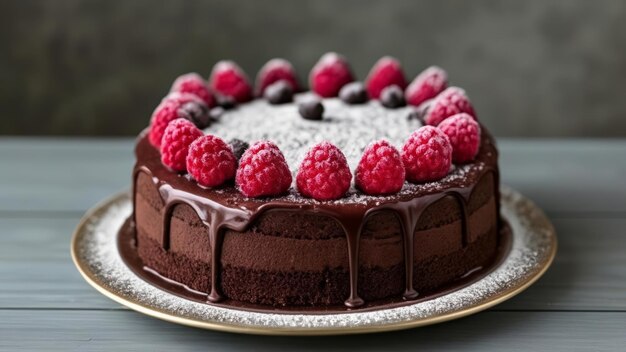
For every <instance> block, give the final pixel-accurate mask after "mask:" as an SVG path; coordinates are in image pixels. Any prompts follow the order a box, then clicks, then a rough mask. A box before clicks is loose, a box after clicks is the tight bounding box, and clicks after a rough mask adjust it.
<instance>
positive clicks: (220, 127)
mask: <svg viewBox="0 0 626 352" xmlns="http://www.w3.org/2000/svg"><path fill="white" fill-rule="evenodd" d="M309 94H311V93H303V94H300V95H298V96H296V99H295V100H296V102H295V103H292V104H283V105H270V104H269V103H268V102H267V101H265V100H262V99H260V100H256V101H253V102H250V103H247V104H243V105H240V106H238V107H237V108H236V109H234V110H231V111H227V112H226V113H225V114H223V115H222V116H221V117H220V119H219V121H218V122H216V123H214V124H212V125H211V126H210V127H209V128H207V129H206V130H205V132H206V133H211V134H215V135H217V136H218V137H221V138H223V139H224V140H230V139H233V138H238V139H241V140H244V141H246V142H248V143H250V144H252V143H254V142H256V141H258V140H262V139H269V140H271V141H273V142H275V143H276V144H277V145H278V147H279V148H280V149H281V151H282V152H283V154H284V155H285V159H286V160H287V163H288V164H289V168H290V170H291V171H292V172H293V173H295V172H296V170H297V169H298V167H299V165H300V162H301V161H302V158H303V157H304V154H305V153H306V151H307V150H308V149H309V148H311V147H312V146H313V145H314V144H316V143H318V142H321V141H324V140H327V141H329V142H331V143H333V144H334V145H336V146H337V147H339V149H341V151H342V152H343V153H344V154H345V156H346V159H347V160H348V165H349V166H350V170H352V172H354V170H355V169H356V166H357V165H358V163H359V160H360V159H361V155H362V153H363V151H364V150H365V147H366V146H367V145H368V144H369V143H371V142H373V141H376V140H378V139H382V138H385V139H387V140H388V141H389V142H391V144H392V145H394V146H395V147H397V148H401V147H402V144H403V143H404V141H405V140H406V139H407V137H408V136H409V135H410V134H411V132H413V131H414V130H415V129H417V128H419V127H420V126H421V124H420V122H419V121H417V120H416V119H412V120H409V119H408V118H407V117H408V115H409V113H410V112H411V111H412V108H411V107H404V108H400V109H393V110H392V109H387V108H385V107H383V106H382V105H380V103H379V102H378V101H370V102H368V103H366V104H363V105H346V104H345V103H343V102H342V101H341V100H339V99H337V98H332V99H324V100H323V102H322V103H323V104H324V120H322V121H311V120H305V119H304V118H302V117H301V116H300V114H299V113H298V105H297V102H298V101H301V100H302V99H306V98H307V95H309Z"/></svg>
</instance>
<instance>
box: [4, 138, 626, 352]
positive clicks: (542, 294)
mask: <svg viewBox="0 0 626 352" xmlns="http://www.w3.org/2000/svg"><path fill="white" fill-rule="evenodd" d="M132 146H133V141H132V140H129V139H118V140H112V139H111V140H87V139H83V140H76V139H72V140H56V139H22V138H19V139H13V138H0V168H1V172H0V350H2V351H5V350H6V351H15V350H21V349H28V350H41V349H43V350H60V351H89V350H98V351H99V350H110V351H122V350H151V351H152V350H164V351H191V350H213V351H221V350H227V349H232V350H234V349H254V350H262V351H265V350H268V351H270V350H275V349H279V348H284V349H289V350H314V349H322V348H323V349H326V350H332V349H337V350H355V351H369V350H393V351H404V350H407V351H408V350H416V349H417V348H418V347H419V348H424V349H434V348H439V349H442V350H458V349H467V350H476V351H487V350H495V351H502V350H519V351H533V350H547V349H550V350H552V351H559V350H562V351H574V350H583V351H591V350H607V351H617V350H619V351H624V350H626V140H608V141H607V140H605V141H600V140H567V141H562V140H560V141H557V140H511V139H500V149H501V168H502V179H503V182H504V183H506V184H508V185H511V186H512V187H514V188H516V189H517V190H519V191H521V192H522V193H523V194H525V195H526V196H528V197H530V198H531V199H533V200H535V201H536V202H537V203H538V204H539V205H540V206H541V207H542V208H543V209H544V210H545V211H546V212H547V214H548V215H549V217H550V218H551V219H552V221H553V222H554V225H555V226H556V229H557V233H558V237H559V241H560V243H559V253H558V254H557V258H556V261H555V262H554V264H553V267H552V268H551V269H550V270H549V271H548V273H547V274H546V275H545V276H544V277H543V278H542V279H541V280H540V281H539V282H537V283H536V284H535V285H534V286H532V287H531V288H530V289H528V290H527V291H526V292H524V293H522V294H520V295H519V296H517V297H515V298H514V299H512V300H510V301H508V302H505V303H504V304H501V305H499V306H497V307H495V308H493V309H491V310H489V311H486V312H483V313H479V314H477V315H474V316H470V317H467V318H463V319H460V320H457V321H453V322H448V323H444V324H440V325H435V326H429V327H424V328H417V329H412V330H406V331H399V332H393V333H385V334H375V335H365V336H338V337H317V338H283V337H262V336H243V335H235V334H227V333H219V332H212V331H204V330H199V329H193V328H188V327H184V326H178V325H174V324H171V323H167V322H163V321H159V320H156V319H153V318H150V317H147V316H143V315H141V314H139V313H135V312H133V311H130V310H128V309H126V308H124V307H122V306H120V305H118V304H116V303H114V302H113V301H110V300H109V299H107V298H106V297H104V296H102V295H100V294H99V293H97V292H96V291H95V290H94V289H92V288H91V287H90V286H89V285H88V284H87V283H86V282H84V281H83V279H82V278H81V277H80V275H79V274H78V272H77V271H76V269H75V268H74V265H73V264H72V262H71V259H70V253H69V243H70V237H71V234H72V231H73V229H74V227H75V226H76V224H77V222H78V220H79V218H80V217H81V216H82V215H83V213H84V212H85V211H86V210H87V209H88V208H89V207H91V206H92V205H93V204H95V203H96V202H98V201H99V200H101V199H103V198H105V197H107V196H109V195H111V194H112V193H114V192H116V191H118V190H120V189H124V188H128V187H129V184H130V172H131V167H132V164H133V156H132Z"/></svg>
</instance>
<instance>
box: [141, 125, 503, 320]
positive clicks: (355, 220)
mask: <svg viewBox="0 0 626 352" xmlns="http://www.w3.org/2000/svg"><path fill="white" fill-rule="evenodd" d="M487 142H489V140H487ZM489 144H490V143H489ZM490 146H491V145H490ZM492 149H493V153H495V148H492ZM490 152H491V151H490ZM490 152H488V153H487V155H488V156H490V157H495V155H490V154H489V153H490ZM137 155H138V158H137V160H138V164H137V165H135V169H134V171H133V188H134V190H133V209H135V208H134V207H135V194H136V192H135V189H136V182H137V178H138V176H139V173H141V172H143V173H146V174H147V175H149V176H150V177H151V178H152V181H153V183H154V184H155V186H156V187H157V189H158V191H159V194H160V196H161V199H162V201H163V203H164V208H163V214H162V217H163V218H162V246H163V249H164V250H166V251H167V250H169V249H170V225H171V218H172V216H173V211H174V208H175V207H176V206H177V205H179V204H186V205H189V206H190V207H191V208H192V209H193V210H194V211H195V212H196V213H197V215H198V217H199V218H200V220H201V221H202V223H203V224H205V226H206V227H207V229H208V232H209V233H208V235H209V241H210V247H211V292H210V293H209V298H208V299H209V301H210V302H218V301H220V300H221V299H222V298H223V297H222V295H221V293H220V292H219V285H218V282H219V276H220V257H221V250H222V243H223V240H224V232H225V231H226V230H233V231H238V232H241V231H245V230H246V229H247V228H248V227H249V225H250V224H251V223H252V222H253V221H254V220H255V219H256V218H257V217H258V216H259V215H260V214H262V213H264V212H265V211H272V210H274V211H299V212H310V213H316V214H322V215H326V216H329V217H332V218H333V219H335V220H336V221H338V223H339V224H340V225H341V227H342V229H343V230H344V232H345V235H346V242H347V248H348V263H349V264H348V265H349V267H348V270H349V275H350V279H349V283H350V293H349V296H348V298H347V299H346V301H345V305H346V306H347V307H349V308H355V307H359V306H361V305H363V304H364V301H363V299H361V298H360V297H359V295H358V276H359V242H360V238H361V231H362V227H363V224H364V223H365V222H366V221H367V219H368V217H369V216H370V215H372V214H374V213H376V212H379V211H382V210H391V211H393V212H394V213H395V214H396V216H397V217H398V220H399V221H400V224H401V228H402V236H403V245H404V261H405V275H406V280H405V291H404V294H403V297H404V298H405V299H407V300H411V299H416V298H417V297H418V293H417V292H416V291H415V289H414V285H413V265H414V237H415V231H416V228H417V224H418V223H419V220H420V218H421V216H422V214H423V213H424V211H425V210H426V209H427V208H428V207H429V206H430V205H431V204H433V203H435V202H437V201H438V200H440V199H442V198H444V197H448V196H452V197H454V198H455V199H457V201H458V204H459V207H460V210H461V220H462V238H461V241H462V244H463V247H465V246H467V244H468V243H469V240H470V234H469V224H468V218H469V214H468V209H467V207H468V203H469V199H470V196H471V194H472V192H473V188H474V185H475V184H477V183H478V182H477V181H478V180H480V179H481V178H482V177H483V176H484V175H486V174H487V173H492V174H493V175H494V184H495V188H496V192H497V191H498V189H499V183H498V182H499V181H498V180H499V175H498V170H497V169H496V168H492V167H491V166H490V165H486V166H485V167H483V168H481V169H480V173H479V175H478V176H477V177H476V179H475V181H476V182H473V183H469V185H463V184H462V185H461V186H459V187H449V188H447V189H446V190H445V191H443V192H437V191H434V192H432V193H426V194H422V195H419V196H412V197H408V198H407V197H405V199H397V200H385V201H384V202H375V203H374V204H370V203H366V204H361V203H359V204H350V205H349V206H346V205H345V204H340V203H335V202H328V203H298V202H294V201H287V200H281V199H273V200H267V201H266V202H258V201H252V200H243V201H241V200H240V201H238V202H235V201H233V193H232V192H230V193H229V191H228V190H222V191H220V192H216V191H211V190H206V189H202V188H200V187H199V186H197V185H196V184H195V183H194V182H192V181H190V180H189V179H187V178H186V177H185V176H182V175H178V176H173V173H172V172H171V171H169V170H167V169H166V168H165V167H163V166H162V165H161V164H160V158H159V155H158V151H157V150H155V149H154V148H153V147H152V146H151V145H149V142H148V141H147V138H145V137H140V141H139V143H138V145H137ZM139 160H143V161H144V162H145V164H139ZM494 165H495V163H494ZM173 177H174V179H173V180H172V178H173ZM165 179H168V181H169V182H166V181H165ZM496 194H498V193H496ZM209 195H210V196H209ZM497 202H498V203H497V206H498V209H499V199H498V200H497ZM132 222H133V223H135V214H134V211H133V215H132ZM135 238H136V237H135Z"/></svg>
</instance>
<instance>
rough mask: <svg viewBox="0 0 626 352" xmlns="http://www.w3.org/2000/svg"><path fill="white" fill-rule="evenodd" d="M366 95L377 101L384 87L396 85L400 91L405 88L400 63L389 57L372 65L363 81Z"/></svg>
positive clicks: (404, 79)
mask: <svg viewBox="0 0 626 352" xmlns="http://www.w3.org/2000/svg"><path fill="white" fill-rule="evenodd" d="M365 82H366V83H365V85H366V86H367V93H368V94H369V96H370V98H372V99H378V98H379V97H380V92H382V90H383V89H385V88H386V87H389V86H391V85H396V86H398V87H400V89H402V90H404V88H406V78H404V72H403V71H402V66H400V62H399V61H398V60H396V59H395V58H393V57H391V56H385V57H382V58H381V59H380V60H378V61H377V62H376V64H374V67H372V69H371V70H370V73H369V74H368V75H367V79H366V80H365Z"/></svg>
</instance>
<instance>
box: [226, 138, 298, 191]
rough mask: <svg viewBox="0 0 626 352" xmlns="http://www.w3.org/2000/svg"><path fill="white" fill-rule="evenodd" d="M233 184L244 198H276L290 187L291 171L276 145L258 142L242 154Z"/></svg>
mask: <svg viewBox="0 0 626 352" xmlns="http://www.w3.org/2000/svg"><path fill="white" fill-rule="evenodd" d="M235 182H237V187H238V188H239V191H240V192H241V193H243V195H245V196H246V197H263V196H277V195H280V194H282V193H285V192H286V191H287V190H288V189H289V187H290V186H291V171H289V167H288V166H287V161H285V157H284V156H283V153H281V151H280V149H278V146H276V144H274V143H272V142H269V141H260V142H256V143H255V144H254V145H252V146H251V147H250V148H248V150H246V152H245V153H243V156H242V157H241V159H240V160H239V168H238V169H237V176H236V177H235Z"/></svg>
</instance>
